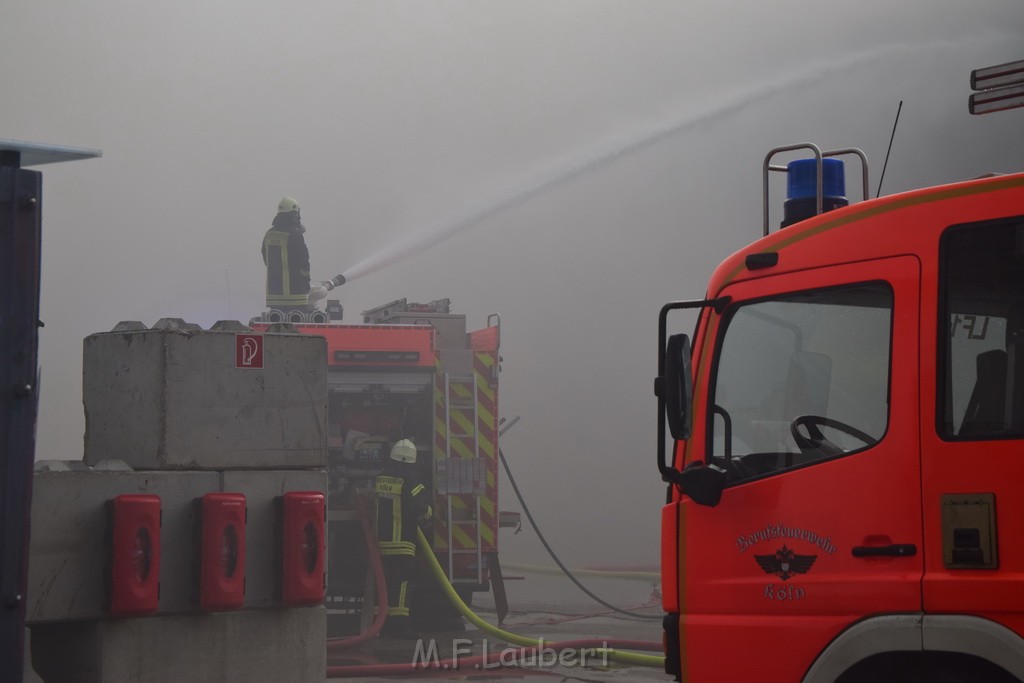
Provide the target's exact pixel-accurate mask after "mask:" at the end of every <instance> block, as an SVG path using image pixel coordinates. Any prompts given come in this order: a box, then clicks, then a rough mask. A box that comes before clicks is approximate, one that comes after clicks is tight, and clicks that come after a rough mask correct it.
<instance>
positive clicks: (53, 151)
mask: <svg viewBox="0 0 1024 683" xmlns="http://www.w3.org/2000/svg"><path fill="white" fill-rule="evenodd" d="M0 152H18V153H20V154H21V166H22V167H24V166H39V165H41V164H55V163H57V162H60V161H77V160H78V159H93V158H95V157H98V156H102V155H103V152H101V151H100V150H98V149H84V148H81V147H65V146H63V145H47V144H43V143H41V142H22V141H21V140H5V139H3V138H0Z"/></svg>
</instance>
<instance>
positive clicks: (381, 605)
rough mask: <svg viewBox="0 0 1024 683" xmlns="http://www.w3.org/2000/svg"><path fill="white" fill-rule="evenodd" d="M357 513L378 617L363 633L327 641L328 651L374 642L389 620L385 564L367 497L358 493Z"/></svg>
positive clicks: (356, 499) (364, 603) (364, 607)
mask: <svg viewBox="0 0 1024 683" xmlns="http://www.w3.org/2000/svg"><path fill="white" fill-rule="evenodd" d="M355 503H356V511H357V512H358V513H359V521H360V522H361V523H362V525H363V536H364V537H365V539H366V550H367V552H368V553H369V554H370V563H371V564H372V565H373V579H374V584H375V585H376V587H377V615H376V616H375V617H374V619H373V623H372V624H370V628H368V629H367V630H366V631H364V632H363V633H360V634H358V635H355V636H349V637H347V638H332V639H330V640H328V641H327V649H328V650H339V649H343V648H348V647H354V646H356V645H361V644H362V643H365V642H366V641H368V640H372V639H374V638H376V637H377V634H378V633H380V630H381V628H383V626H384V621H385V620H386V619H387V618H388V608H387V604H388V586H387V582H386V581H385V580H384V564H383V563H382V562H381V559H380V551H379V550H378V549H377V538H376V536H375V534H374V532H373V529H372V528H371V527H370V513H369V511H368V510H367V501H366V495H365V494H363V493H357V494H356V495H355ZM366 608H367V605H366V602H365V601H364V602H363V609H366Z"/></svg>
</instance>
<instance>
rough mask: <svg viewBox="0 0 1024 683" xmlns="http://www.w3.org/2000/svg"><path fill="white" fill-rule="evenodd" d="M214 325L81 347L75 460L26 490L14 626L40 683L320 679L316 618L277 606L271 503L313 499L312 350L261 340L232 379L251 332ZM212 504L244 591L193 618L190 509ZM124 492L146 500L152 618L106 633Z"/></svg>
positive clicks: (319, 372) (317, 377)
mask: <svg viewBox="0 0 1024 683" xmlns="http://www.w3.org/2000/svg"><path fill="white" fill-rule="evenodd" d="M168 321H169V322H168ZM218 327H220V329H219V330H212V331H203V330H200V329H198V328H196V327H195V326H190V325H188V324H187V323H183V322H181V321H174V320H170V319H165V320H162V321H161V322H160V323H158V324H157V325H156V326H154V329H146V328H145V326H143V325H141V323H128V324H124V323H122V324H120V325H118V327H117V328H115V330H116V331H115V332H108V333H103V334H96V335H92V336H90V337H88V338H86V340H85V342H84V353H85V370H84V376H83V402H84V404H85V412H86V438H85V462H84V463H83V462H81V461H73V462H63V463H62V462H54V461H50V462H47V461H42V462H40V463H37V467H36V473H35V479H34V491H33V501H32V530H31V541H30V549H29V585H28V605H27V621H28V624H29V627H30V632H31V635H30V640H31V648H32V664H33V667H34V669H35V672H36V673H38V674H39V675H40V676H41V677H42V678H43V679H44V680H46V681H86V682H90V681H136V680H145V681H186V680H202V681H213V680H216V681H268V682H270V681H274V682H276V681H322V680H323V679H324V673H325V666H326V654H325V638H326V611H325V610H324V608H323V606H322V605H318V606H314V607H303V608H290V609H285V608H283V607H281V602H280V593H281V588H280V582H281V565H280V550H279V548H280V542H281V538H280V534H279V510H278V505H277V498H278V497H279V496H281V495H283V494H284V493H286V492H289V491H320V492H323V493H324V494H325V495H326V492H327V472H326V469H325V468H326V461H327V438H326V435H327V428H326V419H327V358H326V353H327V347H326V341H325V340H324V339H323V338H322V337H313V336H306V335H298V334H294V333H293V334H287V333H282V334H276V333H267V334H263V335H260V336H261V340H262V342H263V367H262V368H260V369H256V368H239V367H236V357H235V351H236V333H246V334H250V333H251V330H249V329H248V328H245V327H244V326H242V325H240V324H239V323H234V322H231V323H230V324H229V325H227V326H221V324H218ZM117 460H120V461H124V462H120V463H118V462H116V461H117ZM125 463H127V464H125ZM89 465H94V466H95V467H93V468H90V467H89ZM212 492H227V493H241V494H243V495H245V497H246V509H247V513H248V514H247V522H246V529H245V539H246V561H245V577H246V584H245V588H246V590H245V600H244V607H243V608H242V609H240V610H235V611H229V612H220V613H212V614H205V613H201V612H199V607H198V562H199V547H198V545H199V544H198V538H199V533H198V531H199V529H198V524H199V519H198V516H199V515H198V502H197V501H198V499H200V498H201V497H202V496H203V495H204V494H205V493H212ZM140 493H143V494H154V495H158V496H160V501H161V511H162V523H161V532H160V536H161V557H160V598H159V608H158V612H157V614H155V615H153V616H147V617H135V618H120V619H114V618H111V617H110V616H109V613H108V606H109V600H110V597H109V594H108V590H109V587H108V580H109V578H108V572H109V564H110V553H111V548H110V538H109V535H108V527H109V509H108V501H110V500H113V499H114V498H115V497H116V496H118V495H121V494H140ZM2 678H3V675H2V673H0V679H2ZM25 680H26V681H29V680H32V676H31V675H27V676H26V678H25Z"/></svg>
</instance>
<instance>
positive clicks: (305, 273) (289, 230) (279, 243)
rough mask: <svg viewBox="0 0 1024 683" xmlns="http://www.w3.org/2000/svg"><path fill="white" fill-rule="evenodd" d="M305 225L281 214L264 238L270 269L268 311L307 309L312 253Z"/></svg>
mask: <svg viewBox="0 0 1024 683" xmlns="http://www.w3.org/2000/svg"><path fill="white" fill-rule="evenodd" d="M303 230H304V228H303V227H302V224H301V223H300V222H299V221H298V220H296V219H294V218H290V217H288V214H278V215H277V217H276V218H275V219H274V224H273V226H272V227H271V228H270V230H267V234H266V235H264V237H263V263H264V264H265V265H266V266H267V308H278V309H290V308H305V307H306V305H307V302H306V297H307V295H308V294H309V250H308V249H307V248H306V240H305V239H303V237H302V232H303Z"/></svg>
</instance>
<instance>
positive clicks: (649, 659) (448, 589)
mask: <svg viewBox="0 0 1024 683" xmlns="http://www.w3.org/2000/svg"><path fill="white" fill-rule="evenodd" d="M416 536H417V538H418V540H419V543H420V548H422V549H423V555H424V556H425V557H426V558H427V562H429V563H430V569H431V571H432V572H433V573H434V578H436V579H437V582H438V583H439V584H440V585H441V588H442V589H443V590H444V592H445V595H447V596H448V599H449V600H451V601H452V604H453V605H455V608H456V609H458V610H459V612H460V613H461V614H462V616H464V617H465V618H466V619H467V620H468V621H469V623H471V624H473V625H474V626H476V627H477V628H478V629H480V630H481V631H483V632H484V633H488V634H490V635H492V636H494V637H495V638H501V639H502V640H504V641H506V642H508V643H512V644H514V645H521V646H523V647H543V644H542V643H541V641H540V640H539V639H536V638H529V637H527V636H520V635H516V634H515V633H510V632H509V631H505V630H503V629H500V628H498V627H497V626H492V625H491V624H489V623H487V622H486V621H484V620H483V619H481V618H480V617H478V616H477V615H476V613H475V612H474V611H473V610H471V609H470V608H469V606H468V605H466V603H465V602H463V601H462V598H460V597H459V594H458V593H456V592H455V588H453V587H452V584H451V582H450V581H448V577H447V576H445V573H444V570H443V569H442V568H441V563H440V562H438V561H437V557H436V556H435V555H434V551H433V550H432V549H431V547H430V543H429V542H428V541H427V537H426V536H424V535H423V531H422V530H420V529H417V530H416ZM597 652H599V653H601V654H602V655H603V654H607V655H608V659H610V660H613V661H616V662H623V663H625V664H638V665H640V666H650V667H656V668H662V669H664V668H665V658H664V657H658V656H655V655H642V654H638V653H635V652H623V651H621V650H614V649H612V648H597Z"/></svg>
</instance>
